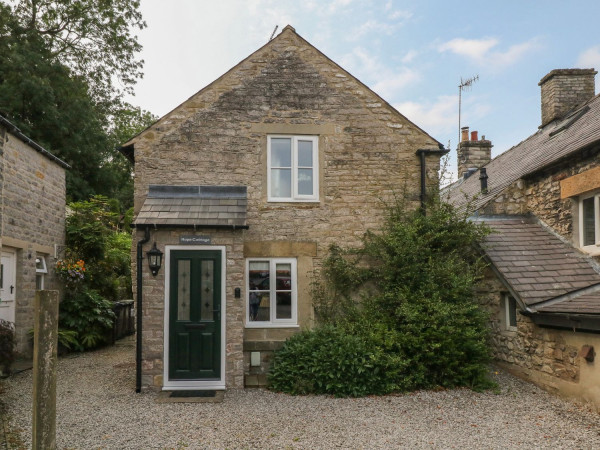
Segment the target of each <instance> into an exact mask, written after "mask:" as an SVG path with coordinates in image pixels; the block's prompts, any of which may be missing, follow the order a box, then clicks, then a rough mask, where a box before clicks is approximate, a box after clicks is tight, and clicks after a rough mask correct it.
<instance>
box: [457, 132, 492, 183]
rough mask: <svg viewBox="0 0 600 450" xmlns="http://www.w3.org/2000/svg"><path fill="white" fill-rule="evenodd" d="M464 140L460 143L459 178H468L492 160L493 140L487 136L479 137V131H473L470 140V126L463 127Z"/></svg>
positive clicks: (458, 151)
mask: <svg viewBox="0 0 600 450" xmlns="http://www.w3.org/2000/svg"><path fill="white" fill-rule="evenodd" d="M461 131H462V136H461V137H462V141H461V142H460V143H459V144H458V150H457V153H458V178H463V177H465V178H467V177H468V176H469V175H471V174H472V173H473V172H474V171H475V170H477V169H479V168H480V167H483V166H485V165H486V164H487V163H489V162H490V161H491V160H492V142H491V141H487V140H486V139H485V136H482V139H481V140H479V139H478V138H477V136H478V133H477V131H472V132H471V140H469V127H463V128H461Z"/></svg>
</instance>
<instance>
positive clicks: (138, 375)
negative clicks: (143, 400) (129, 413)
mask: <svg viewBox="0 0 600 450" xmlns="http://www.w3.org/2000/svg"><path fill="white" fill-rule="evenodd" d="M149 240H150V228H149V227H146V230H145V233H144V238H143V239H140V240H139V241H138V243H137V304H136V307H135V308H136V316H137V327H136V333H135V336H136V342H135V392H137V393H138V394H139V393H140V392H141V391H142V267H143V265H142V262H143V260H144V256H143V254H142V246H143V245H144V244H145V243H146V242H148V241H149Z"/></svg>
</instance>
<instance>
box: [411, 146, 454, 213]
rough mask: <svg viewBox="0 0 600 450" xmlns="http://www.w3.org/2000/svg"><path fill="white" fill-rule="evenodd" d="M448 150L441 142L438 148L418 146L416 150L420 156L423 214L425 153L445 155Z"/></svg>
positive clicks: (422, 208)
mask: <svg viewBox="0 0 600 450" xmlns="http://www.w3.org/2000/svg"><path fill="white" fill-rule="evenodd" d="M449 151H450V150H449V149H445V148H444V146H443V145H442V144H440V148H439V150H438V149H428V148H420V149H418V150H417V151H416V154H417V155H419V157H420V158H421V195H420V199H421V212H422V213H423V214H425V212H426V205H425V204H426V203H427V184H426V175H427V170H426V167H425V156H426V155H440V156H444V155H446V154H447V153H448V152H449Z"/></svg>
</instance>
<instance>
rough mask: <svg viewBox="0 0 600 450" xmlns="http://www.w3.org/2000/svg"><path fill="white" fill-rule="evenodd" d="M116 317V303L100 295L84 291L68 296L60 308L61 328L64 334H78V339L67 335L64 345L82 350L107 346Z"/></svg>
mask: <svg viewBox="0 0 600 450" xmlns="http://www.w3.org/2000/svg"><path fill="white" fill-rule="evenodd" d="M114 317H115V314H114V312H113V310H112V303H111V302H110V301H108V300H106V299H105V298H104V297H102V296H101V295H100V294H99V293H98V292H97V291H95V290H93V289H87V288H83V289H77V290H72V291H69V292H67V293H66V294H65V298H64V299H63V301H62V302H61V304H60V317H59V325H60V327H61V328H62V330H63V334H64V333H65V332H67V331H74V332H75V333H77V335H76V341H75V340H74V339H73V338H74V336H73V335H72V334H70V333H67V334H65V335H64V339H63V340H64V342H63V343H66V344H67V347H71V346H72V347H73V348H75V349H78V350H80V349H91V348H94V347H97V346H99V345H101V344H104V343H107V341H106V336H107V334H108V332H109V331H110V330H111V329H112V326H113V320H114ZM69 344H70V345H69Z"/></svg>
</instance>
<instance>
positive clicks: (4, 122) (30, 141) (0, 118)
mask: <svg viewBox="0 0 600 450" xmlns="http://www.w3.org/2000/svg"><path fill="white" fill-rule="evenodd" d="M0 125H2V126H4V128H6V129H7V130H8V132H9V133H11V134H12V135H14V136H15V137H17V139H19V140H20V141H21V142H24V143H25V144H27V145H29V146H30V147H31V148H32V149H34V150H35V151H36V152H38V153H41V154H42V155H44V156H45V157H46V158H48V159H49V160H51V161H54V162H55V163H56V164H58V165H59V166H61V167H63V168H65V169H70V168H71V166H70V165H68V164H67V163H66V162H64V161H63V160H62V159H60V158H59V157H58V156H54V155H53V154H52V153H50V152H49V151H48V150H46V149H45V148H44V147H42V146H41V145H40V144H38V143H37V142H35V141H34V140H33V139H30V138H29V137H27V136H25V135H24V134H23V133H22V132H21V130H20V129H19V128H17V126H16V125H15V124H13V123H12V122H11V121H9V120H8V119H7V118H6V117H3V116H1V115H0Z"/></svg>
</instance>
